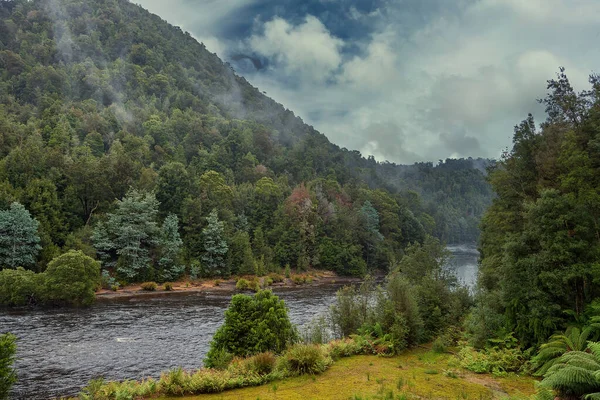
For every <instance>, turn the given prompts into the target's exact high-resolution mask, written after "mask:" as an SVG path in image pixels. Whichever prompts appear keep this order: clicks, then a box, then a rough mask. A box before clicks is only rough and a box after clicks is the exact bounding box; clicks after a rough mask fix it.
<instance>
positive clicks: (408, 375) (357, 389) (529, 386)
mask: <svg viewBox="0 0 600 400" xmlns="http://www.w3.org/2000/svg"><path fill="white" fill-rule="evenodd" d="M455 364H456V362H455V361H454V360H453V357H452V356H451V355H450V354H437V353H434V352H432V351H430V350H429V349H424V348H419V349H414V350H410V351H406V352H405V353H403V354H401V355H399V356H395V357H389V358H387V357H379V356H364V355H361V356H352V357H348V358H342V359H340V360H338V361H336V362H335V363H334V365H332V366H331V367H330V368H329V369H328V370H327V371H325V372H324V373H323V374H321V375H317V376H312V375H304V376H300V377H295V378H288V379H283V380H280V381H276V382H271V383H269V384H266V385H263V386H257V387H249V388H243V389H235V390H230V391H226V392H222V393H218V394H206V395H199V396H188V397H181V398H182V399H184V400H212V399H214V400H217V399H259V398H260V399H262V400H266V399H277V400H292V399H298V400H304V399H340V400H341V399H344V400H346V399H365V400H366V399H396V398H398V399H417V398H419V399H423V398H425V399H462V400H469V399H472V400H475V399H478V400H479V399H490V400H491V399H501V398H507V397H510V398H512V399H525V398H527V397H529V396H531V395H532V394H534V393H535V386H534V384H535V382H536V380H535V379H534V378H532V377H529V376H519V375H508V376H506V377H495V376H493V375H491V374H474V373H472V372H469V371H466V370H464V369H460V368H458V367H457V365H455ZM162 399H166V398H164V397H163V398H162Z"/></svg>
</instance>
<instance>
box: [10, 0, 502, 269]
mask: <svg viewBox="0 0 600 400" xmlns="http://www.w3.org/2000/svg"><path fill="white" fill-rule="evenodd" d="M0 67H1V70H0V78H1V79H0V158H1V159H0V209H6V208H8V206H9V204H10V203H11V202H13V201H18V202H21V203H22V204H24V205H25V206H26V207H27V209H28V210H29V211H30V212H31V214H32V215H33V216H34V217H35V218H36V219H38V221H40V236H41V238H42V245H43V251H42V254H41V255H40V256H39V259H38V268H39V269H43V268H44V266H45V264H46V263H47V262H48V261H49V260H50V259H51V258H52V257H54V256H56V255H57V254H59V253H61V252H62V251H64V250H67V249H70V248H76V249H82V250H84V251H86V252H87V253H88V254H91V255H96V250H98V246H99V244H98V240H99V239H98V229H99V228H98V227H99V226H100V225H101V223H103V222H105V221H109V220H110V218H109V217H110V215H116V214H115V213H118V212H119V211H118V208H119V207H120V204H121V203H115V200H116V199H124V198H126V196H127V194H128V193H129V194H130V196H129V197H128V198H129V200H131V201H133V200H135V199H137V200H136V201H138V203H139V204H146V206H148V207H152V204H154V203H153V202H152V201H150V200H148V202H145V201H146V200H144V199H146V198H144V197H143V196H142V195H139V196H138V195H136V194H134V193H132V192H131V188H133V189H137V190H138V194H139V193H143V192H153V193H155V195H156V198H157V200H158V203H157V206H156V207H158V210H157V212H158V214H157V215H156V216H155V217H153V218H154V220H152V223H153V224H160V223H161V221H162V220H163V219H164V218H165V217H167V215H169V214H174V215H176V216H177V217H178V219H179V221H180V229H179V231H180V232H181V234H182V239H183V251H182V254H181V257H180V259H181V260H182V262H184V263H185V264H186V265H187V266H188V268H191V266H193V265H196V266H198V264H203V263H200V260H201V259H202V257H206V254H207V248H206V240H207V238H206V234H203V233H202V232H203V230H204V229H205V228H207V219H206V217H207V216H209V214H210V212H211V211H212V210H213V209H214V210H216V211H217V214H218V219H219V220H220V221H221V222H223V223H224V230H223V233H222V234H223V235H224V240H225V242H226V243H227V244H228V246H229V247H228V252H227V255H226V258H227V260H223V261H222V262H223V263H225V264H227V265H226V268H225V269H224V270H226V271H228V272H244V271H240V270H239V268H240V262H241V261H240V260H244V259H247V258H248V257H249V256H250V255H251V256H252V258H253V261H252V262H253V263H256V265H255V268H256V269H258V270H260V269H261V268H262V269H266V270H275V269H277V268H279V267H283V266H284V265H286V264H291V266H292V267H294V266H298V267H301V268H306V267H308V266H319V267H323V268H329V269H335V270H339V271H340V272H342V273H359V274H360V273H363V272H364V271H365V269H366V268H375V267H381V268H388V267H390V266H392V265H393V264H394V263H395V260H397V259H398V257H400V256H401V254H402V249H403V247H404V246H405V245H406V244H408V243H410V242H413V241H422V240H423V238H424V236H425V234H426V233H432V234H434V233H435V234H436V235H437V236H439V237H440V238H442V239H448V240H454V239H456V240H472V239H474V237H475V236H476V234H477V232H476V229H475V230H474V229H472V225H473V224H472V222H469V223H467V225H469V224H470V225H469V226H468V227H467V228H466V229H465V232H466V233H464V234H463V233H459V234H458V235H457V234H455V232H453V230H456V229H459V228H460V221H459V220H460V218H463V217H469V216H472V217H473V219H474V220H476V218H477V216H478V213H479V212H480V211H481V210H480V208H481V207H483V206H484V205H485V203H486V202H488V201H489V200H490V197H491V195H490V194H489V192H487V191H486V190H485V188H486V186H485V184H484V183H483V182H484V176H483V174H482V173H481V171H479V170H477V169H475V168H473V165H472V162H471V161H469V160H465V162H464V163H465V164H464V166H463V167H464V168H461V169H460V170H461V172H460V173H459V174H455V173H448V171H447V168H444V166H445V165H446V164H448V163H444V164H442V165H440V166H438V167H433V166H432V165H430V166H429V167H428V171H427V172H426V174H425V175H423V174H421V173H420V172H419V173H406V171H421V170H422V168H421V167H420V166H418V165H417V166H414V167H400V166H392V165H391V164H386V165H380V164H378V163H376V162H375V160H373V159H372V158H369V159H364V158H363V157H362V156H361V155H360V153H359V152H357V151H349V150H346V149H340V148H339V147H338V146H336V145H334V144H332V143H330V142H329V141H328V140H327V138H326V137H325V136H324V135H322V134H320V133H319V132H317V131H315V130H314V129H313V128H312V127H310V126H308V125H306V124H304V123H303V121H302V120H301V119H300V118H298V117H296V116H294V114H293V113H292V112H291V111H289V110H286V109H285V108H284V107H283V106H282V105H280V104H277V103H276V102H274V101H273V100H271V99H269V98H268V97H266V96H264V95H263V94H262V93H261V92H260V91H259V90H258V89H257V88H254V87H252V86H251V85H250V84H249V83H248V82H247V81H246V80H245V79H244V78H242V77H239V76H237V75H235V73H234V72H233V71H232V69H231V68H230V67H229V65H228V64H226V63H223V62H222V61H221V60H220V59H219V58H218V57H217V56H216V55H214V54H211V53H210V52H208V51H207V50H206V49H205V47H204V45H202V44H200V43H198V42H196V41H195V40H194V39H193V38H192V37H191V36H189V34H187V33H184V32H182V31H181V30H180V29H179V28H176V27H173V26H171V25H169V24H167V23H166V22H165V21H163V20H161V19H160V18H159V17H157V16H155V15H152V14H150V13H148V12H147V11H145V10H143V9H142V8H141V7H139V6H136V5H134V4H131V3H129V2H127V1H124V0H91V1H82V0H48V1H41V0H36V1H25V0H16V1H2V2H0ZM390 170H391V171H392V172H391V173H390ZM392 176H393V177H394V180H391V179H390V177H392ZM400 176H401V179H400V178H399V177H400ZM425 176H427V177H429V178H432V179H433V181H435V182H440V181H446V182H448V183H450V182H454V184H452V185H446V186H447V188H446V189H448V188H449V189H450V191H449V192H448V193H447V196H441V197H440V196H437V197H436V196H435V194H436V193H437V192H439V191H440V190H444V187H442V186H441V185H439V184H434V185H429V186H427V185H421V183H420V181H422V180H427V179H429V178H427V179H425V178H424V177H425ZM465 176H466V177H467V179H464V177H465ZM388 180H389V181H388ZM380 189H381V190H380ZM407 190H417V191H418V192H420V193H421V194H422V195H423V198H425V199H426V200H427V202H426V203H423V202H422V200H421V199H420V197H419V196H418V195H415V194H414V193H413V192H410V193H409V192H406V191H407ZM464 193H470V194H469V195H467V196H464ZM136 196H137V197H136ZM140 196H141V197H140ZM144 202H145V203H144ZM435 203H438V204H437V205H436V204H435ZM439 203H441V204H447V207H449V208H448V209H450V210H451V211H452V212H451V213H447V212H446V211H440V212H437V211H436V210H437V209H438V208H437V207H438V206H439V205H440V204H439ZM471 203H473V204H476V205H477V206H476V207H474V206H473V204H471ZM127 204H129V203H127ZM133 204H137V203H135V202H134V203H133ZM482 205H483V206H482ZM440 210H442V208H440ZM473 210H475V211H473ZM149 212H150V214H148V215H154V214H153V211H152V210H149ZM442 216H443V217H444V218H449V219H451V221H450V223H447V222H443V221H442V220H441V218H442ZM438 220H439V221H438ZM436 222H438V224H437V226H436ZM365 226H369V227H370V229H371V231H369V230H367V231H365V229H364V227H365ZM457 227H459V228H457ZM132 229H133V228H132ZM136 229H137V228H136ZM94 232H95V233H96V235H95V236H94V235H93V233H94ZM146 236H148V235H146ZM94 237H95V238H96V239H94ZM130 239H131V240H133V239H132V238H130ZM115 240H116V239H115ZM136 240H137V242H135V246H138V250H139V251H140V252H141V253H140V254H142V253H143V254H146V255H147V256H148V257H150V258H149V260H151V262H152V264H153V265H154V267H153V268H150V269H149V270H148V271H146V272H147V273H146V274H145V275H144V276H139V277H137V278H140V279H141V278H152V277H155V276H154V275H153V274H157V273H158V272H157V271H158V270H159V269H160V268H159V267H157V265H158V264H157V263H159V261H158V259H159V258H160V257H162V255H161V254H162V253H161V251H162V250H160V249H159V250H157V249H155V248H154V247H156V246H155V245H152V244H151V243H150V242H152V241H151V240H147V239H140V238H138V239H136ZM157 240H158V239H157ZM135 246H134V247H135ZM153 246H154V247H153ZM111 251H113V253H111V254H112V255H111V254H109V255H108V257H112V258H113V259H112V261H111V263H112V262H114V263H115V265H116V264H117V263H118V260H117V259H118V258H119V256H118V255H117V253H118V251H117V250H116V249H112V250H111ZM248 251H250V253H248ZM109 253H110V252H109ZM111 263H107V265H111ZM251 264H252V263H251ZM198 268H200V267H198ZM198 268H196V269H198ZM201 269H202V268H200V270H201ZM247 269H249V270H250V269H253V268H252V266H251V265H250V264H248V266H247ZM249 270H248V271H245V272H250V271H249ZM188 271H189V272H190V273H191V270H188ZM205 272H206V273H210V272H211V271H205ZM213 272H214V271H213Z"/></svg>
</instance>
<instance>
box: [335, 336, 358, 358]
mask: <svg viewBox="0 0 600 400" xmlns="http://www.w3.org/2000/svg"><path fill="white" fill-rule="evenodd" d="M326 348H327V351H328V353H329V356H330V357H331V358H332V359H334V360H337V359H340V358H342V357H350V356H353V355H357V354H362V349H361V347H360V346H359V345H358V344H357V343H356V341H355V340H354V339H352V338H344V339H341V340H334V341H332V342H329V344H327V347H326Z"/></svg>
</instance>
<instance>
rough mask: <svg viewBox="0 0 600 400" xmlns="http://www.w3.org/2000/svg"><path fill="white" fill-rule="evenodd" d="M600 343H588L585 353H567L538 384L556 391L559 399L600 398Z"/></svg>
mask: <svg viewBox="0 0 600 400" xmlns="http://www.w3.org/2000/svg"><path fill="white" fill-rule="evenodd" d="M598 371H600V343H597V342H589V343H588V346H587V348H586V351H569V352H566V353H564V354H563V355H562V356H560V357H559V359H558V360H557V362H556V363H554V364H553V365H552V366H551V367H550V368H549V369H548V371H547V372H546V373H545V374H544V379H543V380H542V382H541V383H540V386H541V387H542V388H548V389H552V390H554V391H556V392H557V393H558V396H559V397H560V398H584V397H585V398H589V399H594V398H597V397H598V396H600V380H599V379H598Z"/></svg>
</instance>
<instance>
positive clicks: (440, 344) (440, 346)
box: [431, 336, 447, 354]
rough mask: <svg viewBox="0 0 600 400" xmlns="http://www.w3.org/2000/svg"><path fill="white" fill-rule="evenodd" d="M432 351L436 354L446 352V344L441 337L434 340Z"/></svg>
mask: <svg viewBox="0 0 600 400" xmlns="http://www.w3.org/2000/svg"><path fill="white" fill-rule="evenodd" d="M431 350H433V352H434V353H438V354H439V353H445V352H446V350H447V349H446V343H445V342H444V339H443V338H442V337H441V336H440V337H438V338H437V339H435V340H434V342H433V345H432V346H431Z"/></svg>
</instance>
